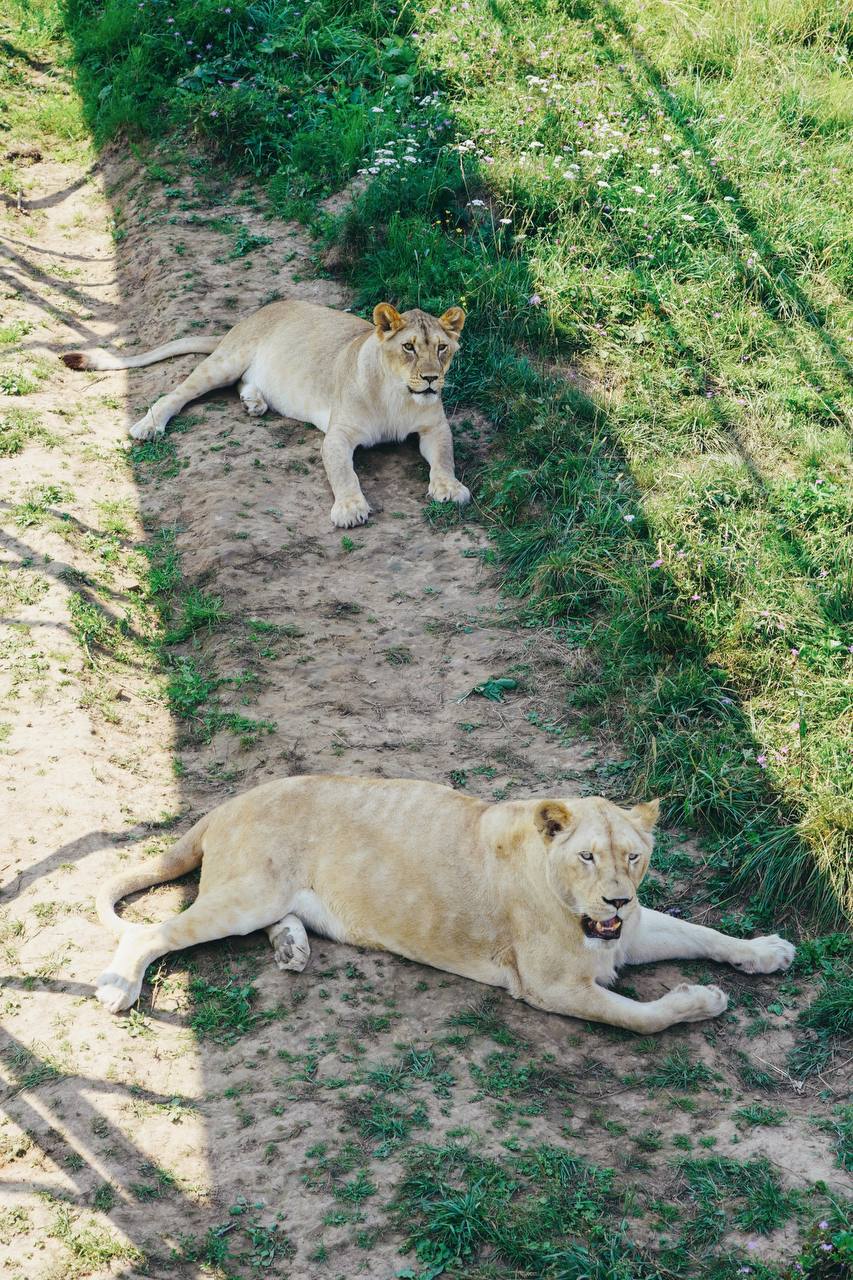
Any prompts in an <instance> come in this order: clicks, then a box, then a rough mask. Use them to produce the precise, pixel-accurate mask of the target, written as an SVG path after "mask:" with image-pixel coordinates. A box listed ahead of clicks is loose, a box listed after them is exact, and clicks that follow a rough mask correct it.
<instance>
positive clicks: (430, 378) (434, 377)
mask: <svg viewBox="0 0 853 1280" xmlns="http://www.w3.org/2000/svg"><path fill="white" fill-rule="evenodd" d="M421 376H422V378H423V380H424V382H438V374H437V373H424V374H422V375H421Z"/></svg>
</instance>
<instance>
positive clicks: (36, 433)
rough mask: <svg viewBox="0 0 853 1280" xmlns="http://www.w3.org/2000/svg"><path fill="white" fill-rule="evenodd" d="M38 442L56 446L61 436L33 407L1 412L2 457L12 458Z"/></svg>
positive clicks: (0, 442) (0, 440) (0, 448)
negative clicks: (49, 426)
mask: <svg viewBox="0 0 853 1280" xmlns="http://www.w3.org/2000/svg"><path fill="white" fill-rule="evenodd" d="M37 442H40V443H41V444H45V445H47V446H48V447H49V448H54V447H55V446H56V445H58V444H59V437H58V436H55V435H54V434H53V432H51V431H48V430H47V428H46V427H45V426H43V425H42V423H41V422H40V420H39V417H38V415H37V414H35V413H33V411H32V410H31V409H17V408H15V409H4V410H3V412H2V413H0V458H11V457H13V456H14V455H15V454H16V453H20V452H21V451H22V450H23V449H25V448H26V447H27V445H29V444H35V443H37Z"/></svg>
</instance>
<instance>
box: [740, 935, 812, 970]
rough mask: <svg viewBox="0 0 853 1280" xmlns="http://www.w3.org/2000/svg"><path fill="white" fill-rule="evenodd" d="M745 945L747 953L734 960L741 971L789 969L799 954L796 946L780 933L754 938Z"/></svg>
mask: <svg viewBox="0 0 853 1280" xmlns="http://www.w3.org/2000/svg"><path fill="white" fill-rule="evenodd" d="M745 945H746V947H747V948H748V950H747V951H746V953H745V954H744V955H743V956H741V957H739V958H738V959H737V960H733V961H732V963H733V965H734V967H735V968H736V969H740V971H741V973H776V972H777V970H779V969H789V968H790V967H791V962H792V961H793V959H794V956H795V955H796V954H797V953H796V948H795V947H794V946H793V945H792V944H791V943H790V942H786V941H785V939H784V938H780V937H779V935H778V933H771V934H770V935H769V936H768V937H766V938H753V939H752V940H751V941H750V942H747V943H746V944H745Z"/></svg>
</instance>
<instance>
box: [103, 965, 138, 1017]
mask: <svg viewBox="0 0 853 1280" xmlns="http://www.w3.org/2000/svg"><path fill="white" fill-rule="evenodd" d="M140 987H141V984H139V983H131V982H128V980H127V979H126V978H120V977H119V976H118V974H115V973H102V974H101V976H100V978H99V979H98V985H97V988H96V989H95V996H96V998H97V999H98V1000H100V1002H101V1004H102V1005H103V1006H104V1008H105V1009H107V1010H108V1011H109V1012H110V1013H121V1011H122V1009H129V1008H130V1006H131V1005H132V1004H134V1003H135V1001H136V1000H137V999H138V998H139V992H140Z"/></svg>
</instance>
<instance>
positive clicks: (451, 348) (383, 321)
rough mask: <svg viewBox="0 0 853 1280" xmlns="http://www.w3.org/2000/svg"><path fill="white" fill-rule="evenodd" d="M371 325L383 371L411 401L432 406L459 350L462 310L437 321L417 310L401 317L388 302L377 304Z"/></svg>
mask: <svg viewBox="0 0 853 1280" xmlns="http://www.w3.org/2000/svg"><path fill="white" fill-rule="evenodd" d="M373 323H374V324H375V326H376V336H377V338H378V339H379V343H380V347H381V350H382V358H383V360H384V362H385V365H386V367H387V368H388V369H389V370H390V372H391V373H392V374H394V375H395V376H396V377H398V378H399V379H400V380H401V382H402V383H403V384H404V386H405V388H406V390H407V391H408V393H409V395H410V396H412V398H413V400H421V401H422V402H423V403H424V404H430V403H435V401H436V400H437V399H438V397H439V396H440V395H441V390H442V387H443V386H444V376H445V374H446V373H447V370H448V367H449V365H450V361H451V360H452V359H453V357H454V355H455V354H456V348H457V347H458V346H459V335H460V333H461V332H462V326H463V325H464V323H465V312H464V311H463V310H462V308H461V307H450V309H449V310H447V311H445V312H444V314H443V315H441V316H438V317H436V316H431V315H429V313H428V312H426V311H418V310H414V311H404V312H403V314H402V315H401V314H400V312H399V311H396V310H395V309H394V307H392V306H391V304H390V302H380V303H379V305H378V306H377V307H374V309H373Z"/></svg>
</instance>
